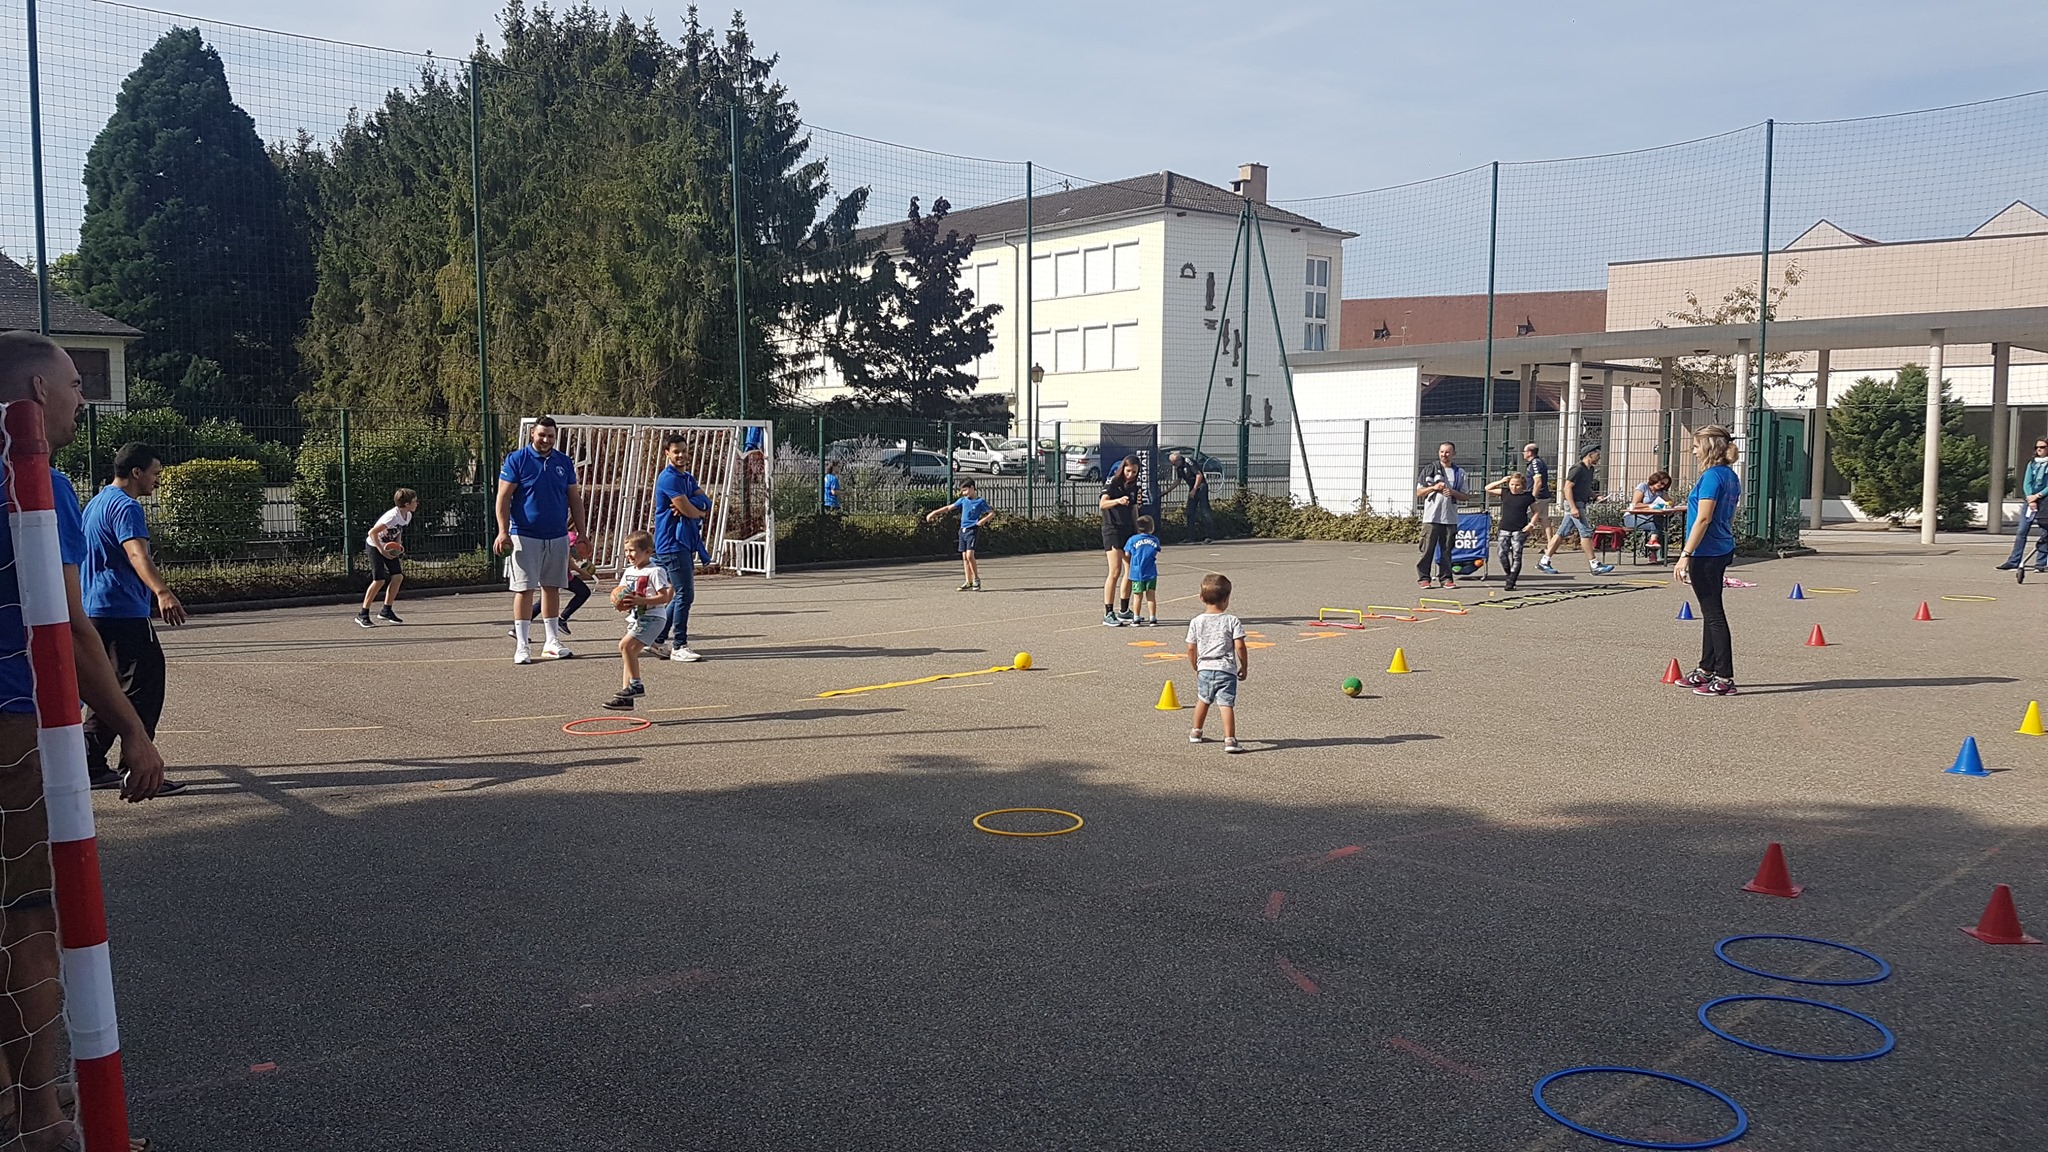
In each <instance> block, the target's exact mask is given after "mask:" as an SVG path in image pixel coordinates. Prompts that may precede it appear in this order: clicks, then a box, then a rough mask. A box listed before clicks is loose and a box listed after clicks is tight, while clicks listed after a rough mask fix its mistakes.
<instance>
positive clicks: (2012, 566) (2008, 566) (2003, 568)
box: [1998, 561, 2019, 572]
mask: <svg viewBox="0 0 2048 1152" xmlns="http://www.w3.org/2000/svg"><path fill="white" fill-rule="evenodd" d="M2017 567H2019V565H2017V564H2014V563H2011V562H2010V561H2008V562H2007V563H2004V564H2000V565H1999V566H1998V570H1999V571H2000V572H2010V571H2012V570H2013V569H2015V568H2017Z"/></svg>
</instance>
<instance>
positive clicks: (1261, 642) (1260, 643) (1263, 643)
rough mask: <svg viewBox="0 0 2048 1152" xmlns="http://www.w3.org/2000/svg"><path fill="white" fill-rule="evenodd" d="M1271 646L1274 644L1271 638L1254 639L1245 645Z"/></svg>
mask: <svg viewBox="0 0 2048 1152" xmlns="http://www.w3.org/2000/svg"><path fill="white" fill-rule="evenodd" d="M1273 646H1274V644H1273V642H1272V641H1271V640H1254V641H1252V642H1250V643H1248V644H1246V645H1245V647H1247V648H1271V647H1273Z"/></svg>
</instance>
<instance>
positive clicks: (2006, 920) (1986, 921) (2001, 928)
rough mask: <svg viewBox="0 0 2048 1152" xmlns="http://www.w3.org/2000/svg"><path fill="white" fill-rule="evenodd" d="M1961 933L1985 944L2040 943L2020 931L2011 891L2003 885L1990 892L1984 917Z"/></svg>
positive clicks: (2018, 913) (2018, 911) (2017, 912)
mask: <svg viewBox="0 0 2048 1152" xmlns="http://www.w3.org/2000/svg"><path fill="white" fill-rule="evenodd" d="M1963 932H1964V933H1965V934H1967V935H1971V936H1975V937H1976V938H1977V939H1979V940H1982V941H1983V942H1985V943H1986V944H2039V943H2040V941H2039V940H2036V939H2034V938H2033V937H2032V936H2029V935H2027V934H2026V933H2025V932H2022V931H2020V910H2019V909H2018V908H2016V907H2014V906H2013V902H2012V889H2011V888H2010V887H2009V886H2007V885H2004V884H2000V885H1999V886H1997V887H1996V888H1993V889H1992V890H1991V903H1989V904H1986V905H1985V906H1984V915H1982V916H1980V917H1978V918H1977V926H1976V927H1975V928H1965V929H1963Z"/></svg>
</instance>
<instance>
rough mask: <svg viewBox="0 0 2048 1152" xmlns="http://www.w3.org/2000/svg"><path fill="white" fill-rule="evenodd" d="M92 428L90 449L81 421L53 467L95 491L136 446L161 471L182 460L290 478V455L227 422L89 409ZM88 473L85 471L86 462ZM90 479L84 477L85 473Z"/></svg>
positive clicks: (160, 411) (166, 412) (159, 411)
mask: <svg viewBox="0 0 2048 1152" xmlns="http://www.w3.org/2000/svg"><path fill="white" fill-rule="evenodd" d="M93 416H94V420H93V424H92V429H91V431H92V434H93V438H94V443H95V445H96V446H94V445H88V444H87V443H86V439H85V432H86V428H85V424H84V421H83V419H81V420H80V424H79V437H78V439H76V440H74V441H72V442H71V443H70V444H68V445H66V446H65V447H64V448H62V449H60V450H59V451H58V453H57V457H56V460H55V461H54V463H55V464H56V465H57V467H58V468H60V469H62V470H63V471H65V472H68V473H70V474H71V475H72V476H75V477H77V478H79V479H81V480H84V481H86V486H87V487H90V488H95V489H97V488H98V487H99V486H100V485H102V484H105V483H106V482H107V481H109V480H111V479H113V478H114V453H116V452H118V451H120V450H121V446H122V445H124V444H129V443H133V442H136V441H140V442H142V443H144V444H147V445H149V446H150V447H152V448H154V449H156V451H157V455H158V456H160V457H162V459H163V462H164V463H165V464H166V465H172V464H183V463H185V462H186V461H188V460H254V461H256V462H257V463H259V464H261V465H262V466H263V475H264V479H265V480H266V481H267V482H269V483H272V484H286V483H289V482H290V481H291V478H292V457H291V452H290V450H289V449H287V448H286V447H285V446H284V445H282V444H278V443H276V442H274V441H270V440H259V439H257V438H256V437H254V436H252V435H250V434H249V433H248V432H247V431H246V430H245V429H243V427H242V426H241V425H240V424H237V423H235V422H234V421H232V420H221V419H217V418H214V417H208V418H207V419H205V420H201V421H200V422H199V423H197V424H194V423H192V422H191V421H189V420H187V419H186V418H185V417H184V416H183V415H181V414H179V413H178V412H176V411H174V410H172V409H169V408H137V409H133V410H131V411H127V412H117V411H106V410H100V409H95V411H94V413H93ZM88 456H90V457H91V458H92V465H93V466H92V467H90V468H88V467H87V457H88ZM89 471H90V472H92V473H93V475H90V476H88V475H86V473H87V472H89Z"/></svg>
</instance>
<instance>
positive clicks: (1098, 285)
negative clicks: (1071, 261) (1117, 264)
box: [1081, 247, 1116, 296]
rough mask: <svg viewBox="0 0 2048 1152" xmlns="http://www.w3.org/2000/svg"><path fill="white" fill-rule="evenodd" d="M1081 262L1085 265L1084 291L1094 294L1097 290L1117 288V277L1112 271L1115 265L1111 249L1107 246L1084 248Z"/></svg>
mask: <svg viewBox="0 0 2048 1152" xmlns="http://www.w3.org/2000/svg"><path fill="white" fill-rule="evenodd" d="M1081 263H1082V265H1083V272H1082V277H1083V284H1082V291H1084V292H1086V293H1088V294H1089V295H1091V296H1092V295H1094V294H1095V293H1097V292H1110V291H1114V290H1115V288H1116V277H1115V275H1114V274H1113V273H1112V272H1111V268H1112V267H1113V265H1112V264H1111V263H1110V257H1109V249H1108V248H1107V247H1102V248H1088V249H1084V250H1083V251H1082V252H1081Z"/></svg>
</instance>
